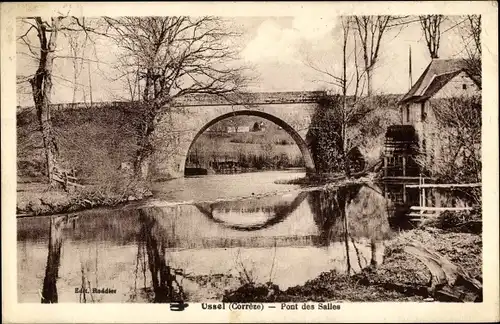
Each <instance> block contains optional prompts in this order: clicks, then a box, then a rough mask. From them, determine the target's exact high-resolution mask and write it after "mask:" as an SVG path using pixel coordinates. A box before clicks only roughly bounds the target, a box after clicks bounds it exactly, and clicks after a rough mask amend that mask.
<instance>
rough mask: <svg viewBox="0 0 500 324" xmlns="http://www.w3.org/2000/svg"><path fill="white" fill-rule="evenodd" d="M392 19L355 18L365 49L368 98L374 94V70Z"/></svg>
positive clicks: (362, 45)
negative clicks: (383, 38)
mask: <svg viewBox="0 0 500 324" xmlns="http://www.w3.org/2000/svg"><path fill="white" fill-rule="evenodd" d="M392 19H394V18H392V17H391V16H354V20H355V22H356V26H357V31H358V37H359V40H360V43H361V48H362V49H363V62H364V70H365V73H366V82H367V88H368V89H367V95H368V96H371V95H372V93H373V81H372V77H373V68H374V67H375V64H376V63H377V61H378V56H379V52H380V44H381V42H382V37H383V36H384V34H385V32H386V30H387V28H388V26H389V22H390V21H391V20H392Z"/></svg>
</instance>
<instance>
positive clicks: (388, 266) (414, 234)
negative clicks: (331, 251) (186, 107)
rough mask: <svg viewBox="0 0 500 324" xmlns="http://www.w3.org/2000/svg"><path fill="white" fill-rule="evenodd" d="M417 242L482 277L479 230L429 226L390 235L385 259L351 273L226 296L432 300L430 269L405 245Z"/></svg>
mask: <svg viewBox="0 0 500 324" xmlns="http://www.w3.org/2000/svg"><path fill="white" fill-rule="evenodd" d="M415 243H417V244H421V245H423V246H425V247H429V248H431V249H432V250H433V251H436V252H438V253H439V254H441V255H443V256H444V257H446V258H447V259H448V260H450V261H451V262H452V263H454V264H456V265H458V266H459V267H461V268H462V269H463V270H464V271H465V272H466V273H468V274H469V275H470V276H471V277H472V278H475V279H477V280H479V281H480V282H482V239H481V235H480V233H479V234H475V233H464V232H461V231H460V232H455V231H454V230H444V229H440V228H436V227H427V228H420V229H413V230H410V231H407V232H403V233H400V234H399V235H398V236H397V237H396V238H394V239H393V240H391V241H389V243H388V245H387V246H386V253H385V258H384V262H383V263H382V264H381V265H380V266H377V267H368V268H365V269H363V270H362V271H361V272H359V273H356V274H351V275H350V276H349V275H347V274H340V273H337V272H335V271H331V272H325V273H322V274H321V275H319V276H318V277H317V278H315V279H313V280H310V281H308V282H306V283H305V284H304V285H300V286H295V287H290V288H288V289H286V290H280V288H279V287H278V286H277V285H274V284H272V283H268V284H265V285H256V284H244V285H242V286H241V287H239V288H238V289H236V290H233V291H230V292H226V294H225V295H224V297H223V301H225V302H231V301H247V302H251V301H255V302H296V301H316V302H321V301H338V302H341V301H351V302H362V301H364V302H370V301H373V302H380V301H392V302H395V301H434V298H435V296H433V295H432V294H431V293H430V291H429V289H428V288H429V286H430V285H429V283H430V280H431V276H430V272H429V270H428V269H427V268H426V266H425V265H424V264H423V263H422V262H420V261H419V260H418V259H416V258H415V257H413V256H411V255H410V254H408V253H406V252H405V251H404V248H405V247H406V246H408V245H410V244H415ZM445 297H446V296H444V297H443V298H445ZM444 300H446V299H443V301H444ZM447 301H448V300H447Z"/></svg>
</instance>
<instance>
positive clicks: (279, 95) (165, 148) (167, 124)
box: [149, 91, 323, 178]
mask: <svg viewBox="0 0 500 324" xmlns="http://www.w3.org/2000/svg"><path fill="white" fill-rule="evenodd" d="M322 94H323V92H320V91H311V92H268V93H265V92H260V93H245V94H242V95H239V96H231V97H230V98H224V99H223V98H220V97H214V96H206V95H203V96H202V95H197V96H189V97H187V98H186V99H184V100H183V101H178V102H177V105H176V106H178V108H177V109H175V111H174V112H172V113H170V114H169V115H167V116H165V117H164V118H162V121H161V122H160V124H159V125H158V127H157V129H156V134H155V138H154V144H155V147H156V148H157V151H156V153H155V155H154V156H153V158H152V159H151V162H150V166H149V171H150V172H151V174H152V175H153V177H154V178H178V177H183V176H184V167H185V163H186V158H187V155H188V152H189V149H190V148H191V146H192V145H193V143H194V142H195V141H196V139H197V138H198V137H199V136H200V135H201V134H202V133H203V132H204V131H205V130H207V129H208V128H209V127H210V126H212V125H214V124H215V123H217V122H219V121H221V120H223V119H226V118H229V117H232V116H238V115H250V116H258V117H262V118H264V119H267V120H269V121H271V122H273V123H275V124H277V125H278V126H280V127H281V128H282V129H284V130H285V131H286V132H287V133H288V134H290V135H291V137H292V138H293V139H294V141H295V142H296V143H297V146H298V147H299V149H300V151H301V153H302V155H303V157H304V163H305V167H306V171H307V172H308V173H312V172H314V171H315V166H314V161H313V159H312V156H311V154H310V152H309V148H308V144H307V139H306V135H307V133H308V130H309V127H310V124H311V120H312V116H313V113H314V111H315V107H316V105H317V102H318V98H319V97H320V96H321V95H322Z"/></svg>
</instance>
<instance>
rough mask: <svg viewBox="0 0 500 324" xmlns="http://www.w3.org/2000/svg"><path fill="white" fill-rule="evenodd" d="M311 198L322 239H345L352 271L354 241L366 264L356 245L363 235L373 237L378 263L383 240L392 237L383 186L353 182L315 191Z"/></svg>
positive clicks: (373, 252)
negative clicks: (351, 249)
mask: <svg viewBox="0 0 500 324" xmlns="http://www.w3.org/2000/svg"><path fill="white" fill-rule="evenodd" d="M308 201H309V205H310V206H311V211H312V213H313V217H314V221H315V222H316V225H317V226H318V230H319V233H320V235H319V236H320V241H319V243H320V244H321V245H323V246H326V245H329V244H330V242H333V241H342V242H344V243H345V249H346V258H347V268H348V272H350V271H351V260H350V253H349V252H350V251H349V249H350V245H351V244H352V246H353V248H354V251H355V254H356V257H357V261H358V265H359V267H360V268H362V260H361V258H362V257H363V256H362V255H361V253H360V251H359V249H358V247H357V245H356V241H357V240H359V239H360V238H367V239H369V240H370V247H371V260H370V263H371V264H372V265H376V263H377V260H376V259H377V258H376V254H377V251H378V249H380V248H381V247H382V245H381V241H382V240H385V239H388V238H389V234H390V228H389V224H388V220H387V202H386V200H385V199H384V197H383V196H382V194H381V192H380V190H377V188H374V187H369V186H366V185H350V186H345V187H340V188H337V189H333V190H319V191H314V192H311V193H310V194H309V196H308ZM349 242H351V244H350V243H349ZM365 263H366V262H365Z"/></svg>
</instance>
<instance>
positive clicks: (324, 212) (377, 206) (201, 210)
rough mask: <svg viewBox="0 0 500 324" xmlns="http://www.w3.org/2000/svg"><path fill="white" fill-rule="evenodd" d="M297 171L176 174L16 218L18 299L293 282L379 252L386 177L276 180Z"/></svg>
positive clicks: (98, 297) (112, 298)
mask: <svg viewBox="0 0 500 324" xmlns="http://www.w3.org/2000/svg"><path fill="white" fill-rule="evenodd" d="M302 176H304V172H302V171H300V170H292V171H270V172H260V173H246V174H236V175H210V176H202V177H191V178H183V179H176V180H173V181H168V182H159V183H156V184H155V187H154V198H153V199H151V200H150V201H148V202H147V203H146V204H142V205H131V206H125V207H123V208H119V209H96V210H88V211H84V212H80V213H77V214H75V215H62V216H61V215H59V216H46V217H33V218H20V219H18V221H17V226H18V230H17V232H18V243H17V256H18V278H22V280H18V299H19V302H40V301H41V296H42V295H43V296H46V297H47V298H48V299H49V300H45V301H46V302H47V301H50V302H162V301H166V300H167V299H168V298H167V297H168V296H170V298H173V297H172V296H177V297H178V298H182V299H185V300H187V301H192V302H196V301H198V302H199V301H208V300H219V301H220V300H221V299H222V296H223V294H224V291H225V290H229V289H236V288H237V287H239V286H240V285H241V284H244V283H248V282H253V283H265V282H267V281H272V282H274V283H276V284H277V285H278V286H279V287H280V288H281V289H286V288H288V287H292V286H295V285H302V284H304V283H305V282H306V281H307V280H310V279H313V278H315V277H317V276H318V275H319V274H321V273H322V272H325V271H330V270H332V269H335V270H337V271H338V272H340V273H346V272H350V273H355V272H359V271H360V270H361V269H362V268H364V267H366V266H368V265H369V264H370V263H381V262H383V257H384V255H383V254H384V244H385V242H386V241H387V240H388V239H390V238H391V237H393V235H395V232H394V231H393V230H392V229H391V226H390V225H389V221H388V208H387V206H388V204H387V201H386V200H385V199H384V196H383V195H382V192H381V190H380V188H378V187H377V186H376V185H369V186H368V185H351V186H345V187H341V188H335V189H328V190H326V189H324V188H323V189H315V190H303V189H300V187H299V186H296V185H285V184H276V183H275V181H283V180H290V179H295V178H299V177H302ZM94 288H96V289H108V290H101V293H99V292H97V291H95V290H93V289H94ZM102 292H107V293H102ZM166 296H167V297H166ZM179 296H180V297H179ZM47 298H46V299H47Z"/></svg>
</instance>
